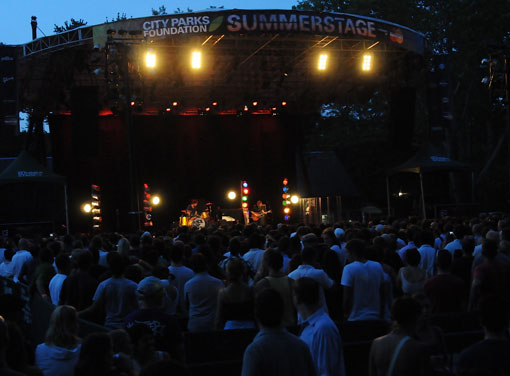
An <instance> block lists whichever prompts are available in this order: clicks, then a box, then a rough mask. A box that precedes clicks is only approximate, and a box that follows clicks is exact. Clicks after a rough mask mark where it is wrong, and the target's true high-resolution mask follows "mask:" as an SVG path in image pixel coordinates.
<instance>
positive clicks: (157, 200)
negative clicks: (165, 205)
mask: <svg viewBox="0 0 510 376" xmlns="http://www.w3.org/2000/svg"><path fill="white" fill-rule="evenodd" d="M151 203H152V205H154V206H158V205H159V204H160V203H161V199H160V198H159V196H152V197H151Z"/></svg>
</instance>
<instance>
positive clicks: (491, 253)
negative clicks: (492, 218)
mask: <svg viewBox="0 0 510 376" xmlns="http://www.w3.org/2000/svg"><path fill="white" fill-rule="evenodd" d="M497 254H498V241H497V240H485V241H484V242H483V244H482V255H483V256H484V257H486V258H487V259H489V260H493V259H494V257H496V255H497Z"/></svg>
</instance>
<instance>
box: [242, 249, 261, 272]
mask: <svg viewBox="0 0 510 376" xmlns="http://www.w3.org/2000/svg"><path fill="white" fill-rule="evenodd" d="M262 257H264V250H263V249H260V248H251V249H250V250H249V251H248V252H246V253H245V254H244V255H243V259H244V261H246V262H247V263H248V264H250V266H251V267H252V268H253V271H254V272H256V271H257V270H259V267H260V264H261V263H262Z"/></svg>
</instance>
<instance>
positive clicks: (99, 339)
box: [74, 332, 113, 376]
mask: <svg viewBox="0 0 510 376" xmlns="http://www.w3.org/2000/svg"><path fill="white" fill-rule="evenodd" d="M112 354H113V346H112V340H111V338H110V336H109V335H108V334H107V333H103V332H101V333H99V332H98V333H92V334H89V335H88V336H86V337H85V338H84V340H83V343H82V345H81V349H80V358H79V359H78V363H77V364H76V367H75V368H74V375H75V376H90V375H97V376H99V375H110V371H111V367H112V362H113V360H112Z"/></svg>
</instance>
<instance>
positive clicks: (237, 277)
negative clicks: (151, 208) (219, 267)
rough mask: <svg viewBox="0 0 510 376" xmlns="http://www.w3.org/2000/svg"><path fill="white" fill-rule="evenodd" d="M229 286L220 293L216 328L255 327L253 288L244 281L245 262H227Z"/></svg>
mask: <svg viewBox="0 0 510 376" xmlns="http://www.w3.org/2000/svg"><path fill="white" fill-rule="evenodd" d="M226 271H227V286H226V287H225V288H224V289H222V290H220V292H219V293H218V306H217V310H216V329H218V330H221V329H242V328H255V321H254V318H253V300H254V294H253V288H251V287H250V286H248V284H246V283H245V282H244V281H245V280H246V278H245V273H246V270H245V264H244V261H243V260H242V259H236V258H233V259H231V260H230V261H229V262H228V264H227V270H226Z"/></svg>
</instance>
